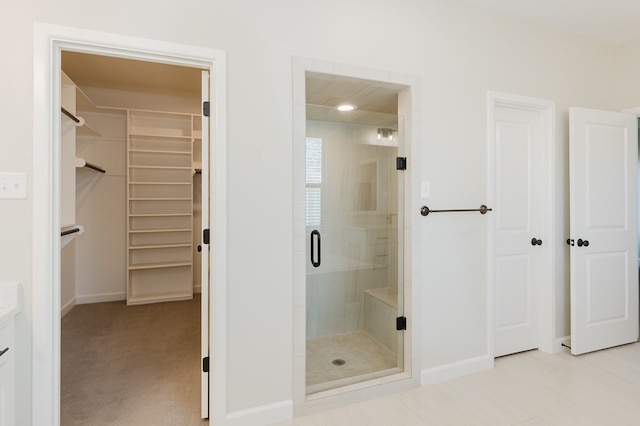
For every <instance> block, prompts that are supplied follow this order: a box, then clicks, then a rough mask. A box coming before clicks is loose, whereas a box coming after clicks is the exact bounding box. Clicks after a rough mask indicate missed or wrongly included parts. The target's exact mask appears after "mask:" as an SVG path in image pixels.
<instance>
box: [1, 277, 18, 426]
mask: <svg viewBox="0 0 640 426" xmlns="http://www.w3.org/2000/svg"><path fill="white" fill-rule="evenodd" d="M17 299H18V285H17V284H0V426H13V425H14V424H15V380H16V379H15V357H16V354H15V352H16V351H15V332H14V324H13V323H14V315H15V314H16V313H17V311H18V304H17Z"/></svg>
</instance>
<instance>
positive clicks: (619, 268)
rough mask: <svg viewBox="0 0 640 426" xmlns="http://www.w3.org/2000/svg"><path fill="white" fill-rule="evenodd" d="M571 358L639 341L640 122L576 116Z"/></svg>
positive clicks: (575, 112) (603, 114) (576, 112)
mask: <svg viewBox="0 0 640 426" xmlns="http://www.w3.org/2000/svg"><path fill="white" fill-rule="evenodd" d="M570 123H571V138H570V192H571V206H570V210H571V214H570V215H571V238H572V239H573V246H572V247H571V353H573V354H574V355H578V354H581V353H585V352H591V351H595V350H599V349H604V348H607V347H611V346H616V345H621V344H625V343H629V342H633V341H636V340H637V339H638V263H637V262H638V261H637V258H638V250H637V238H638V237H637V180H636V179H637V161H638V156H637V143H638V142H637V122H636V118H635V117H634V116H633V115H630V114H623V113H614V112H608V111H596V110H589V109H583V108H571V110H570Z"/></svg>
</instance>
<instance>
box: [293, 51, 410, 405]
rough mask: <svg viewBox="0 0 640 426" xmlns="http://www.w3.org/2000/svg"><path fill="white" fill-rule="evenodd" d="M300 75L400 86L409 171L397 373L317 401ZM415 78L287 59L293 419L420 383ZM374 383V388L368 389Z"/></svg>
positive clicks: (405, 197)
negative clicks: (310, 349) (310, 353)
mask: <svg viewBox="0 0 640 426" xmlns="http://www.w3.org/2000/svg"><path fill="white" fill-rule="evenodd" d="M306 72H316V73H323V74H331V75H340V76H345V77H355V78H359V79H366V80H373V81H379V82H381V84H384V83H389V84H392V85H394V86H404V90H403V91H402V92H401V93H400V94H399V96H398V114H399V115H403V116H404V117H405V122H404V123H405V133H404V138H405V155H406V157H407V163H408V170H407V171H406V172H404V173H409V175H408V176H406V179H405V188H404V235H405V238H404V248H403V250H404V258H405V261H404V263H405V264H404V283H405V287H404V312H405V316H406V317H407V323H408V324H407V331H406V332H405V333H408V334H407V335H406V336H405V339H404V341H405V352H404V362H405V364H404V365H405V370H404V372H403V373H400V374H396V375H393V376H387V377H383V378H380V379H377V380H372V381H370V382H364V383H359V384H355V385H353V386H350V387H349V392H346V393H345V389H340V388H339V389H334V390H332V391H327V392H326V393H323V395H322V396H320V397H318V396H316V395H314V396H313V397H312V398H311V399H310V398H307V395H306V386H305V382H306V380H305V376H306V358H305V357H306V324H307V317H306V261H307V257H306V229H305V207H304V206H305V201H304V194H305V177H304V176H305V166H304V164H305V144H304V140H305V137H306V93H305V77H306ZM420 93H421V91H420V80H419V78H418V77H414V76H409V75H405V74H397V73H392V72H385V71H380V70H377V69H371V68H364V67H358V66H354V65H345V64H338V63H334V62H328V61H322V60H316V59H309V58H302V57H294V58H293V182H294V186H293V200H294V203H293V282H294V287H293V304H294V306H293V341H294V345H293V403H294V415H295V416H298V415H302V414H306V413H310V412H313V411H316V410H318V409H321V408H322V407H326V406H329V405H332V404H337V405H341V404H345V403H348V402H353V401H354V400H362V399H367V398H374V397H379V396H382V395H385V394H388V393H390V392H396V391H399V390H402V389H408V388H412V387H417V386H419V385H420V379H421V374H420V373H421V366H420V359H421V355H420V349H421V345H420V336H421V330H422V327H421V321H420V309H419V306H420V300H421V298H420V293H419V290H420V289H419V286H418V285H414V284H415V283H420V279H419V270H420V268H419V266H420V251H419V246H418V245H417V244H416V238H415V235H416V233H417V232H418V231H417V230H418V226H417V222H418V221H419V220H420V215H419V210H420V207H419V201H420V196H419V192H418V185H413V184H412V183H414V182H417V181H419V180H420V166H419V165H420V161H419V158H420V154H419V144H418V143H417V142H416V141H419V140H420V136H419V133H420V127H421V122H420V117H421V114H420ZM372 383H373V384H375V385H376V386H373V385H372Z"/></svg>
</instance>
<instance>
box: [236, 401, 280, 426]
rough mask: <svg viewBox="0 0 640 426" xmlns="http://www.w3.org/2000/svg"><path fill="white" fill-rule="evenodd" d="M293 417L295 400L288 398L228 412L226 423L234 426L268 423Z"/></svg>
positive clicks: (252, 425)
mask: <svg viewBox="0 0 640 426" xmlns="http://www.w3.org/2000/svg"><path fill="white" fill-rule="evenodd" d="M292 418H293V400H286V401H281V402H276V403H273V404H267V405H261V406H259V407H254V408H249V409H247V410H240V411H234V412H232V413H228V414H227V417H226V422H225V423H224V424H228V425H233V426H245V425H246V426H254V425H258V424H260V425H267V424H272V423H279V422H284V421H287V420H291V419H292Z"/></svg>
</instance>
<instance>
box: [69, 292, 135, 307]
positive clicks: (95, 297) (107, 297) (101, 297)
mask: <svg viewBox="0 0 640 426" xmlns="http://www.w3.org/2000/svg"><path fill="white" fill-rule="evenodd" d="M126 299H127V295H126V293H125V292H124V291H122V292H117V293H102V294H89V295H86V296H76V303H77V304H78V305H86V304H88V303H103V302H117V301H120V300H126Z"/></svg>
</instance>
